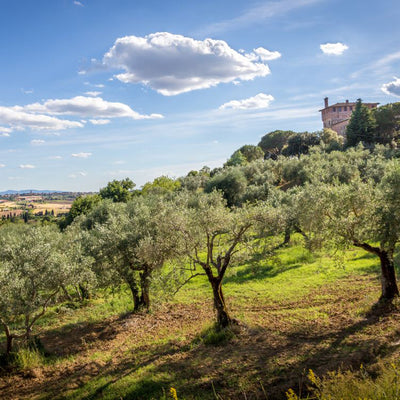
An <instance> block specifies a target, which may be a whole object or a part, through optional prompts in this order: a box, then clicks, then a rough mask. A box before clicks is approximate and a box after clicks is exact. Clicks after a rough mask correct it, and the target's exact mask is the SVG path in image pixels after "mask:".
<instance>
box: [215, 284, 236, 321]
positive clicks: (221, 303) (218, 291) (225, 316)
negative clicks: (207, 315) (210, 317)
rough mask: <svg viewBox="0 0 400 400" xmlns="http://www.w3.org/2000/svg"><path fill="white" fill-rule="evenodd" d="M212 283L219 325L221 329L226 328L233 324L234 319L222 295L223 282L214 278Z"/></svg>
mask: <svg viewBox="0 0 400 400" xmlns="http://www.w3.org/2000/svg"><path fill="white" fill-rule="evenodd" d="M210 283H211V286H212V290H213V296H214V307H215V310H216V312H217V324H218V326H219V327H220V328H226V327H227V326H229V325H231V324H232V319H231V317H230V316H229V313H228V309H227V307H226V303H225V298H224V295H223V293H222V282H221V280H220V279H218V278H213V279H211V280H210Z"/></svg>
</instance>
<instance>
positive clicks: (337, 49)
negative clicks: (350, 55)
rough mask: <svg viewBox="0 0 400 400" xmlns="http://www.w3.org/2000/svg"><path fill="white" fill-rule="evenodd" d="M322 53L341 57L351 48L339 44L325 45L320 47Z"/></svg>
mask: <svg viewBox="0 0 400 400" xmlns="http://www.w3.org/2000/svg"><path fill="white" fill-rule="evenodd" d="M319 48H320V49H321V51H322V52H323V53H324V54H328V55H333V56H341V55H342V54H343V53H344V51H345V50H347V49H348V48H349V46H347V45H345V44H343V43H340V42H337V43H325V44H321V45H320V46H319Z"/></svg>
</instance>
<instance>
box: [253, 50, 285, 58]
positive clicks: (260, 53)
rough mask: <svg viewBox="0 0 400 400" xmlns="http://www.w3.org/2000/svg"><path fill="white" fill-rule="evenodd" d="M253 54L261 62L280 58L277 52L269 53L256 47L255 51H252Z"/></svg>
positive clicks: (280, 55)
mask: <svg viewBox="0 0 400 400" xmlns="http://www.w3.org/2000/svg"><path fill="white" fill-rule="evenodd" d="M253 52H254V53H255V54H257V55H258V56H259V57H260V59H261V61H270V60H276V59H277V58H280V57H282V54H281V53H279V51H269V50H267V49H264V48H263V47H258V48H257V49H254V50H253Z"/></svg>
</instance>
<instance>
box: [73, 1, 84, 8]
mask: <svg viewBox="0 0 400 400" xmlns="http://www.w3.org/2000/svg"><path fill="white" fill-rule="evenodd" d="M74 4H75V5H76V6H79V7H83V4H82V3H81V2H80V1H77V0H74Z"/></svg>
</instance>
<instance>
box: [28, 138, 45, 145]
mask: <svg viewBox="0 0 400 400" xmlns="http://www.w3.org/2000/svg"><path fill="white" fill-rule="evenodd" d="M43 143H46V141H45V140H42V139H32V140H31V144H33V145H38V144H39V145H40V144H43Z"/></svg>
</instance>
